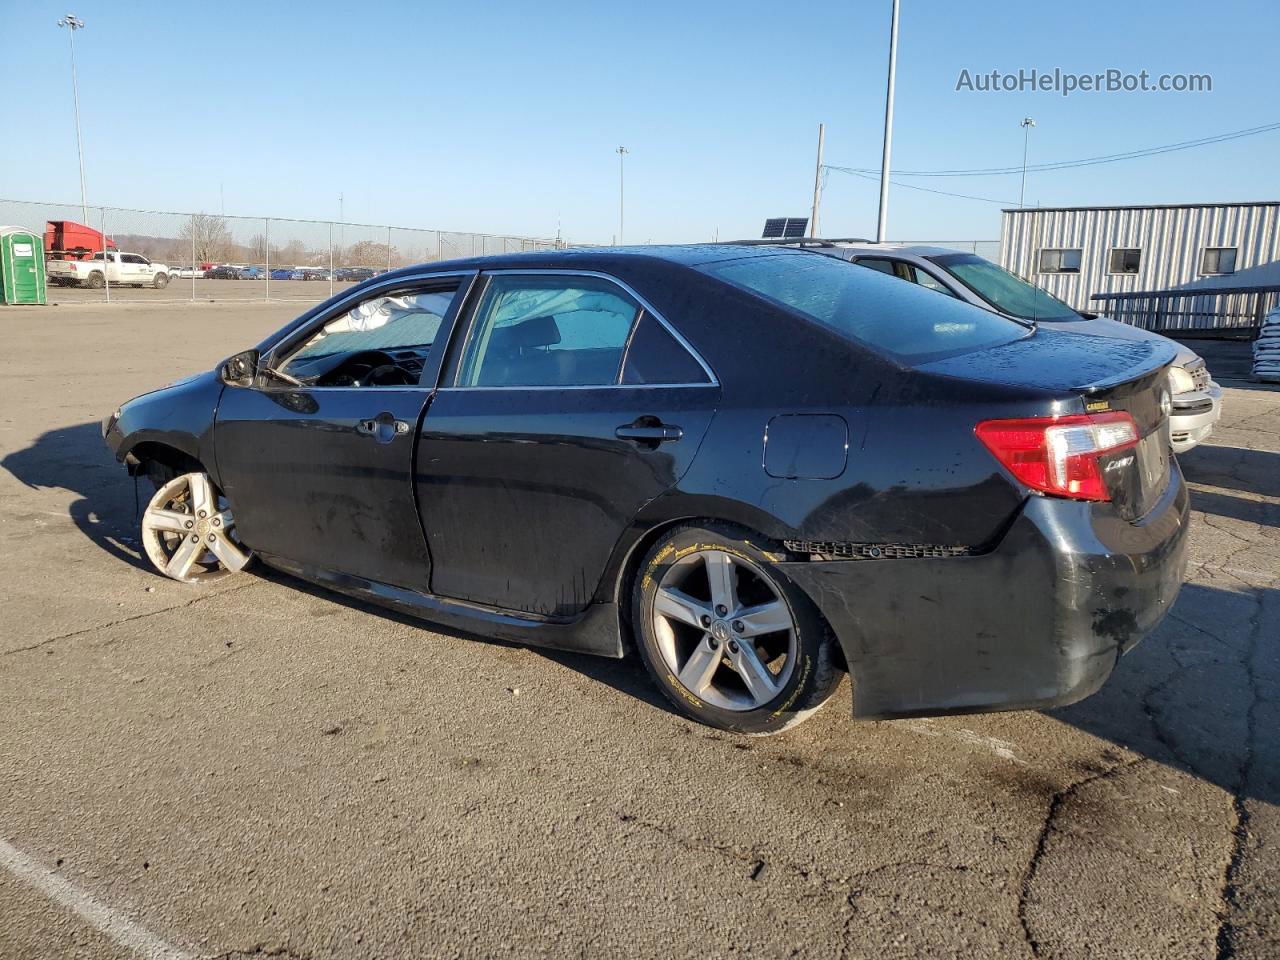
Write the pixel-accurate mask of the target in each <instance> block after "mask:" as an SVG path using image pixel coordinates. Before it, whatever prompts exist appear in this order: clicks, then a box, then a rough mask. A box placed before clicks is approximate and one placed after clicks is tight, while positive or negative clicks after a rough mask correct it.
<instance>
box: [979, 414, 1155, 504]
mask: <svg viewBox="0 0 1280 960" xmlns="http://www.w3.org/2000/svg"><path fill="white" fill-rule="evenodd" d="M974 432H976V433H977V435H978V439H979V440H981V441H982V443H983V445H984V446H986V448H987V449H988V450H990V451H991V452H992V454H994V455H995V458H996V459H997V460H999V461H1000V462H1001V463H1002V464H1004V466H1005V467H1006V468H1007V469H1008V470H1009V472H1010V473H1012V474H1013V475H1014V476H1015V477H1017V478H1018V479H1019V480H1021V481H1022V482H1023V483H1025V484H1026V485H1027V486H1028V487H1031V488H1032V489H1033V490H1039V491H1041V492H1043V493H1051V494H1053V495H1055V496H1059V497H1070V498H1072V499H1073V500H1110V499H1111V494H1110V493H1109V492H1108V491H1107V485H1106V484H1105V483H1104V482H1103V480H1102V467H1101V466H1100V465H1099V463H1098V458H1099V457H1101V456H1102V455H1103V454H1108V453H1118V452H1119V451H1121V450H1124V449H1127V448H1129V447H1136V446H1137V445H1138V425H1137V424H1136V423H1134V422H1133V417H1131V416H1129V414H1127V413H1096V414H1087V415H1079V416H1070V417H1036V418H1033V419H1027V420H985V421H983V422H982V423H980V424H978V425H977V427H975V428H974Z"/></svg>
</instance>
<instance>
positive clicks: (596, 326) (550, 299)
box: [457, 275, 639, 387]
mask: <svg viewBox="0 0 1280 960" xmlns="http://www.w3.org/2000/svg"><path fill="white" fill-rule="evenodd" d="M637 313H639V307H638V306H637V305H636V304H635V303H634V302H632V300H631V298H630V297H628V296H626V295H625V294H624V293H623V292H622V290H621V289H620V288H619V287H617V286H615V285H614V284H612V283H609V282H608V281H605V280H598V279H595V278H593V277H555V276H545V277H540V276H514V275H505V276H504V275H498V276H494V277H492V278H490V280H489V284H488V286H487V287H486V288H485V292H484V296H482V297H481V298H480V303H479V305H478V306H477V307H476V316H475V322H474V323H473V324H472V329H471V335H470V338H469V339H468V342H467V348H466V352H465V354H464V355H463V358H462V363H461V365H460V367H459V371H458V380H457V383H458V385H459V386H464V387H545V386H561V387H567V386H602V385H609V384H615V383H617V382H618V373H619V367H620V366H621V365H622V352H623V349H624V348H625V347H626V344H627V336H628V335H629V334H630V332H631V325H632V323H633V322H634V321H635V319H636V314H637Z"/></svg>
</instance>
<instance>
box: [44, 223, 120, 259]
mask: <svg viewBox="0 0 1280 960" xmlns="http://www.w3.org/2000/svg"><path fill="white" fill-rule="evenodd" d="M104 240H105V249H107V250H117V249H119V248H118V247H117V246H116V245H115V242H114V241H113V240H106V239H105V238H104V237H103V236H102V234H101V233H99V232H98V231H97V230H94V229H93V228H92V227H86V226H85V225H84V224H82V223H74V222H73V221H71V220H50V221H49V222H48V223H46V224H45V225H44V255H45V259H47V260H87V259H88V258H90V257H92V256H93V255H94V254H95V253H102V251H103V249H104Z"/></svg>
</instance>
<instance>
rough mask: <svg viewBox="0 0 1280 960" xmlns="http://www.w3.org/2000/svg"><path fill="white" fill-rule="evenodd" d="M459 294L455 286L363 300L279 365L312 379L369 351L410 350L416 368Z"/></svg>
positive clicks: (331, 321)
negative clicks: (417, 361) (415, 362)
mask: <svg viewBox="0 0 1280 960" xmlns="http://www.w3.org/2000/svg"><path fill="white" fill-rule="evenodd" d="M456 293H457V287H456V286H453V287H450V288H448V289H443V290H440V289H437V290H431V291H421V292H408V293H393V294H384V295H379V296H376V297H370V298H369V299H367V300H362V301H360V302H359V303H357V304H356V305H355V306H354V307H351V308H350V309H349V310H346V311H344V312H343V313H341V314H339V315H338V316H336V317H333V318H332V319H330V320H329V321H328V322H326V323H325V324H324V325H323V326H321V327H320V329H318V330H316V331H315V332H314V333H313V334H312V335H311V336H310V337H309V338H308V339H307V340H305V341H304V342H303V344H302V346H301V347H299V348H298V349H297V350H295V351H294V352H293V353H292V354H291V355H290V356H289V359H288V360H286V361H285V362H284V363H283V364H282V365H280V367H279V368H280V370H281V371H282V372H284V373H288V374H289V375H291V376H296V377H298V378H299V379H303V380H304V381H308V382H310V381H314V380H315V378H316V377H317V376H322V375H323V374H327V373H329V372H330V371H332V370H334V369H336V367H337V365H339V364H341V363H342V362H343V361H344V359H345V358H353V357H354V356H355V355H356V354H361V353H366V352H368V351H381V352H386V351H396V352H397V354H399V353H400V352H404V353H405V355H406V359H407V360H408V362H409V363H410V365H411V366H412V365H413V360H414V359H415V358H416V359H417V360H421V359H422V358H424V357H426V355H427V354H428V352H429V351H430V349H431V346H432V344H434V343H435V341H436V336H437V334H438V333H439V332H440V325H441V323H443V321H444V316H445V314H446V313H447V312H448V310H449V305H450V304H451V303H452V302H453V298H454V295H455V294H456ZM417 369H419V370H420V369H421V364H420V363H418V364H417ZM321 385H325V384H323V383H321ZM355 385H358V384H355Z"/></svg>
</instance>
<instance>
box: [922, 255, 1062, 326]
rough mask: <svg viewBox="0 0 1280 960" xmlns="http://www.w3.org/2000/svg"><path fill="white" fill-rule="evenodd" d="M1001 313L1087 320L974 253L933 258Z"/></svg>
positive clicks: (1036, 318) (1029, 316)
mask: <svg viewBox="0 0 1280 960" xmlns="http://www.w3.org/2000/svg"><path fill="white" fill-rule="evenodd" d="M929 260H931V261H932V262H933V263H936V264H937V265H938V266H940V267H941V268H942V269H943V270H946V271H947V272H948V273H949V274H951V275H952V276H953V277H955V278H956V279H957V280H959V281H960V282H961V283H963V284H964V285H965V286H966V287H968V288H969V289H970V290H972V291H973V292H974V293H976V294H977V295H978V296H980V297H981V298H982V299H983V300H985V301H987V303H989V304H991V305H992V306H993V307H995V308H996V309H997V310H999V311H1000V312H1001V313H1007V314H1009V315H1010V316H1011V317H1019V318H1020V319H1023V320H1080V319H1083V318H1082V317H1081V316H1080V314H1078V313H1076V312H1075V311H1074V310H1072V309H1071V308H1070V307H1069V306H1067V305H1066V304H1065V303H1063V302H1062V301H1061V300H1059V299H1058V298H1057V297H1055V296H1054V295H1053V294H1051V293H1048V292H1046V291H1044V290H1041V289H1040V288H1039V287H1036V286H1032V285H1031V284H1029V283H1027V281H1025V280H1023V279H1022V278H1021V277H1017V276H1014V275H1013V274H1012V273H1010V272H1009V271H1008V270H1005V269H1004V268H1003V267H997V266H996V265H995V264H994V263H992V262H991V261H990V260H983V259H982V257H977V256H974V255H973V254H971V253H953V254H948V255H946V256H941V257H929Z"/></svg>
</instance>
